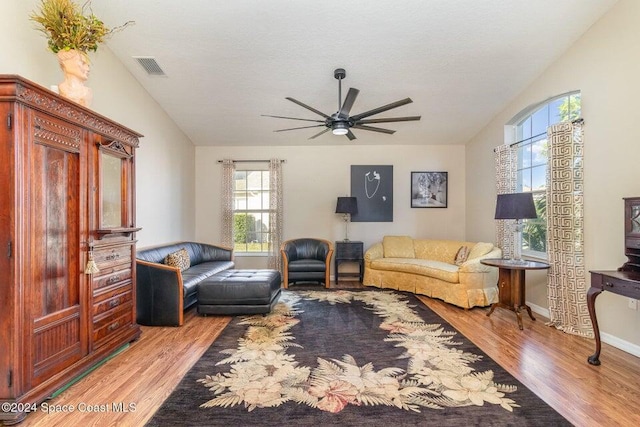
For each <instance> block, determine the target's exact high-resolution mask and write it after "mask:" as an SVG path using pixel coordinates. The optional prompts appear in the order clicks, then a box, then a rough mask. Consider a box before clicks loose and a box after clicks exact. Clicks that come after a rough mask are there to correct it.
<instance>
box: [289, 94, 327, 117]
mask: <svg viewBox="0 0 640 427" xmlns="http://www.w3.org/2000/svg"><path fill="white" fill-rule="evenodd" d="M285 99H288V100H289V101H291V102H293V103H294V104H298V105H299V106H301V107H302V108H306V109H307V110H309V111H313V112H314V113H316V114H319V115H321V116H322V117H324V118H325V119H328V118H329V116H327V115H326V114H325V113H323V112H322V111H318V110H316V109H315V108H313V107H309V106H308V105H307V104H304V103H302V102H300V101H298V100H297V99H293V98H291V97H288V96H287V97H286V98H285Z"/></svg>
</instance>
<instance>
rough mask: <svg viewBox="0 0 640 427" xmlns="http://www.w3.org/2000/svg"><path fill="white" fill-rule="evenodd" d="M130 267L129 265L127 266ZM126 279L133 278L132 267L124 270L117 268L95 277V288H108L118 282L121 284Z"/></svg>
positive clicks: (95, 289)
mask: <svg viewBox="0 0 640 427" xmlns="http://www.w3.org/2000/svg"><path fill="white" fill-rule="evenodd" d="M127 267H128V266H127ZM125 280H131V269H130V268H123V269H122V270H116V271H114V272H112V273H109V274H103V275H101V276H98V277H94V279H93V290H94V291H97V290H99V289H103V288H106V287H108V286H113V285H116V284H121V283H122V282H124V281H125Z"/></svg>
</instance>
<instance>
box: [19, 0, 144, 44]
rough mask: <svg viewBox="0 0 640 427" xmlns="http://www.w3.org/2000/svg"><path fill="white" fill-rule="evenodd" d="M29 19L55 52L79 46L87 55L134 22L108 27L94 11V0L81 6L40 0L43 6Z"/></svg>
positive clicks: (63, 1) (51, 0) (61, 0)
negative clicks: (92, 5)
mask: <svg viewBox="0 0 640 427" xmlns="http://www.w3.org/2000/svg"><path fill="white" fill-rule="evenodd" d="M85 11H87V12H85ZM29 18H30V19H31V20H32V21H34V22H35V23H36V24H37V29H38V30H39V31H41V32H42V33H44V35H45V36H46V37H47V43H48V46H49V49H50V50H51V51H52V52H53V53H58V52H59V51H64V50H71V49H76V50H78V51H80V52H82V53H84V54H85V55H86V54H87V53H88V52H90V51H91V52H95V51H96V50H97V49H98V45H99V44H100V43H102V42H103V41H104V40H105V39H106V38H107V37H108V36H109V35H111V34H113V33H114V32H116V31H119V30H122V29H124V28H125V27H127V26H128V25H130V24H132V23H133V22H132V21H129V22H126V23H125V24H123V25H121V26H119V27H116V28H113V29H109V28H108V27H107V26H106V25H105V24H104V22H102V21H101V20H100V19H98V17H97V16H95V15H94V14H93V12H92V11H91V0H88V1H86V2H85V3H84V4H83V5H82V7H80V6H78V5H77V4H76V3H74V2H73V1H72V0H41V2H40V9H39V10H38V11H34V12H32V13H31V15H30V16H29Z"/></svg>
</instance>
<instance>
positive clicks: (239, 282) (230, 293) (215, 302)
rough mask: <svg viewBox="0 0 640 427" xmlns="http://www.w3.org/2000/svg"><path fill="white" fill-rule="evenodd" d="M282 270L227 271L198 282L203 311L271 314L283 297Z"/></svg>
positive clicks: (199, 302)
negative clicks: (281, 285)
mask: <svg viewBox="0 0 640 427" xmlns="http://www.w3.org/2000/svg"><path fill="white" fill-rule="evenodd" d="M281 281H282V280H281V277H280V272H279V271H278V270H224V271H221V272H219V273H216V274H214V275H213V276H211V277H209V278H207V279H205V280H203V281H202V282H200V284H198V313H199V314H205V315H206V314H226V315H235V314H262V313H269V312H270V311H271V309H272V308H273V306H274V305H275V304H276V302H278V298H279V297H280V292H281V290H280V283H281Z"/></svg>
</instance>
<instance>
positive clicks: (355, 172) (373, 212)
mask: <svg viewBox="0 0 640 427" xmlns="http://www.w3.org/2000/svg"><path fill="white" fill-rule="evenodd" d="M351 196H352V197H356V198H357V200H358V213H357V214H353V215H351V221H352V222H393V166H392V165H351Z"/></svg>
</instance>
